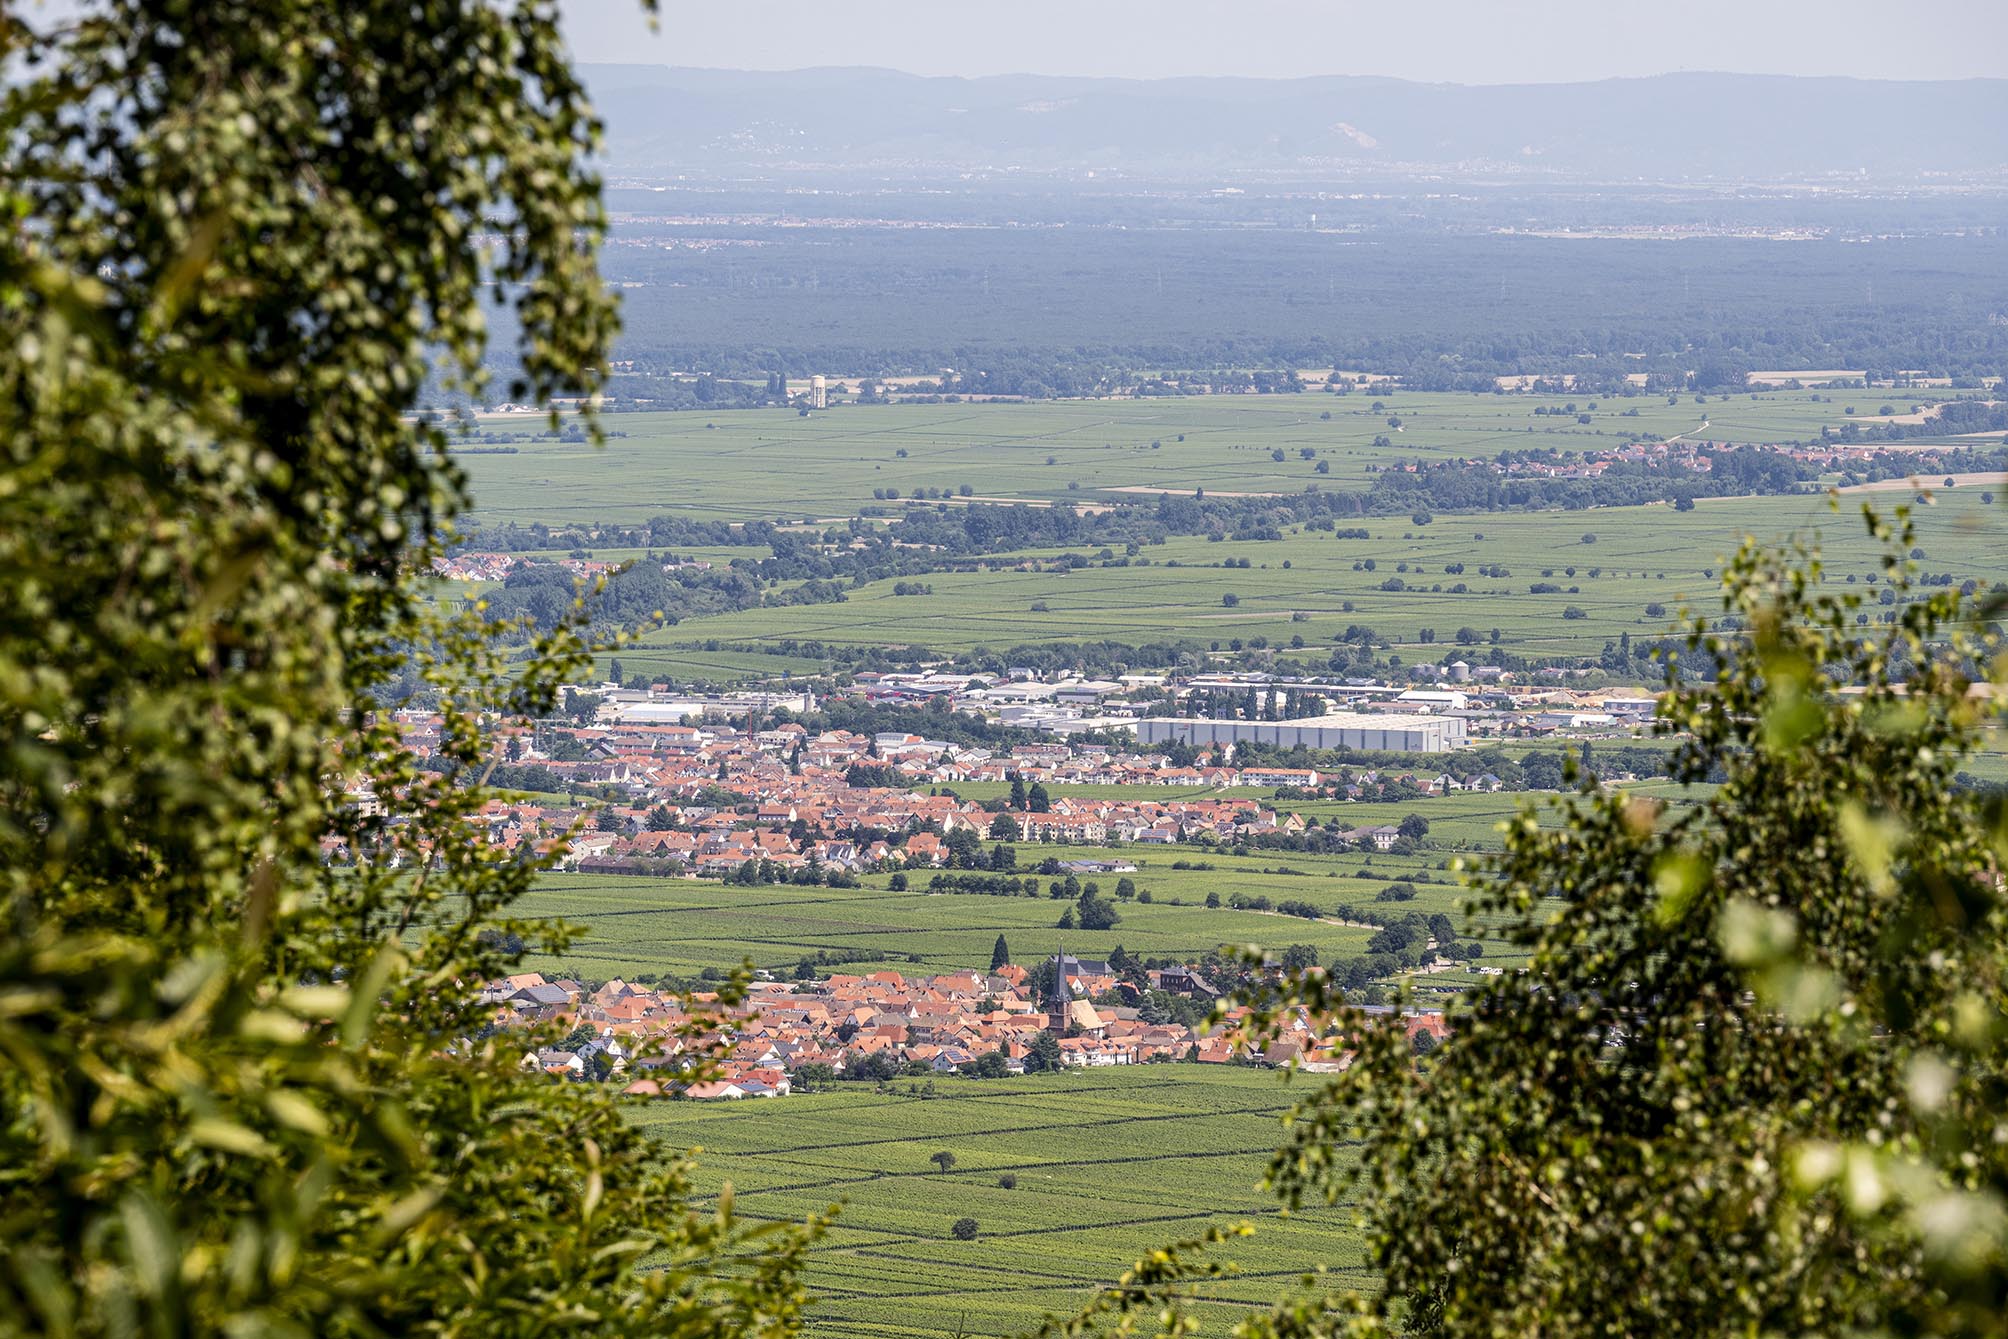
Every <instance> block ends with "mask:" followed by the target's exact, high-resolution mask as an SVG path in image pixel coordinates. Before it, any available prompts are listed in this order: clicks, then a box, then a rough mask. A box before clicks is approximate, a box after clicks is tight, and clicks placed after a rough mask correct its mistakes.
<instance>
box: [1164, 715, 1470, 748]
mask: <svg viewBox="0 0 2008 1339" xmlns="http://www.w3.org/2000/svg"><path fill="white" fill-rule="evenodd" d="M1136 733H1137V739H1138V740H1139V741H1140V742H1142V743H1145V744H1168V743H1171V742H1172V741H1174V740H1176V741H1178V742H1180V743H1185V744H1192V745H1195V746H1197V747H1200V748H1204V747H1206V746H1207V745H1209V744H1274V745H1277V746H1278V747H1281V748H1290V747H1291V746H1292V745H1296V744H1302V745H1303V746H1304V747H1305V748H1310V749H1374V750H1383V751H1386V752H1390V753H1448V752H1449V751H1450V750H1452V749H1456V748H1462V747H1463V746H1464V743H1465V730H1464V719H1463V718H1462V717H1460V716H1395V715H1383V714H1380V713H1377V712H1357V711H1341V712H1334V713H1332V714H1331V715H1329V716H1305V717H1302V718H1300V719H1298V720H1294V721H1216V720H1210V719H1207V718H1205V717H1199V716H1146V717H1144V718H1142V719H1141V720H1139V721H1138V722H1137V723H1136Z"/></svg>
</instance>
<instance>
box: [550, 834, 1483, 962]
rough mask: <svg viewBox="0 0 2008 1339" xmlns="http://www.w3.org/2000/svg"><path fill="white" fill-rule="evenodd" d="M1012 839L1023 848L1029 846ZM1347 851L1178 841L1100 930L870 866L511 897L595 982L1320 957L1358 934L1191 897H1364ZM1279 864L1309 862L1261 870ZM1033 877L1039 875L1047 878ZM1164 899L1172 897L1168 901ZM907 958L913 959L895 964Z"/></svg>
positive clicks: (596, 879)
mask: <svg viewBox="0 0 2008 1339" xmlns="http://www.w3.org/2000/svg"><path fill="white" fill-rule="evenodd" d="M1020 849H1021V853H1023V854H1031V848H1020ZM1053 850H1054V853H1056V854H1060V855H1063V856H1077V857H1080V858H1093V857H1095V856H1097V855H1102V856H1108V855H1115V854H1127V853H1117V852H1106V851H1104V852H1097V851H1096V850H1094V849H1092V848H1086V847H1071V848H1053ZM1040 854H1043V852H1041V853H1040ZM1033 858H1034V859H1037V858H1038V856H1036V855H1034V856H1033ZM1174 858H1177V859H1197V858H1204V859H1206V860H1208V861H1209V862H1211V863H1213V864H1215V865H1217V866H1218V867H1219V868H1218V869H1216V870H1214V871H1211V872H1206V871H1172V870H1171V869H1170V868H1169V866H1170V865H1171V862H1172V860H1173V859H1174ZM1357 859H1358V858H1356V857H1340V858H1331V857H1326V858H1319V857H1311V856H1293V855H1291V854H1289V853H1276V854H1274V855H1272V856H1271V857H1270V858H1269V859H1266V860H1265V859H1256V858H1254V857H1250V858H1247V859H1243V860H1237V859H1235V858H1234V857H1232V856H1219V857H1215V856H1204V857H1202V856H1201V853H1198V852H1195V851H1192V850H1189V849H1181V850H1179V851H1178V852H1177V853H1176V855H1175V856H1174V854H1172V853H1169V852H1163V851H1160V852H1157V853H1156V855H1155V857H1154V858H1151V863H1149V864H1147V865H1144V866H1143V868H1142V870H1141V871H1140V872H1139V873H1137V874H1135V875H1132V876H1131V877H1133V878H1135V879H1137V880H1138V884H1139V886H1140V887H1144V888H1149V889H1151V890H1152V897H1153V901H1152V902H1150V903H1149V904H1142V903H1135V902H1132V903H1126V904H1124V905H1123V907H1122V923H1121V924H1119V925H1117V926H1116V927H1115V928H1114V929H1113V930H1108V931H1103V932H1091V931H1086V930H1069V931H1064V932H1063V931H1060V930H1057V929H1055V928H1054V926H1055V923H1056V922H1057V921H1058V920H1059V919H1060V913H1061V912H1062V911H1063V910H1065V909H1066V907H1067V906H1068V905H1069V904H1067V903H1063V902H1058V901H1054V900H1052V899H1050V898H1047V897H1044V896H1040V897H1036V898H1035V897H984V896H978V895H974V894H929V893H927V892H925V891H924V885H925V882H926V879H927V877H928V876H927V875H926V874H925V873H922V874H920V875H918V876H917V877H915V878H914V882H915V884H916V886H915V887H914V888H912V889H910V890H908V891H906V892H900V893H896V892H892V891H890V890H889V889H887V888H886V887H884V884H885V883H886V881H887V876H885V875H874V876H872V877H871V878H870V879H869V880H868V883H869V884H872V885H876V886H868V887H864V888H797V887H792V886H783V885H775V886H755V887H741V886H738V885H732V884H724V883H718V882H714V881H710V880H695V879H642V878H626V877H618V876H610V875H572V874H553V875H549V876H546V877H545V878H543V879H541V880H539V881H538V884H537V888H536V890H535V891H534V892H532V893H531V894H530V895H529V896H528V897H526V898H525V899H523V901H521V902H520V903H518V904H517V906H518V909H519V910H520V911H521V912H522V913H523V914H525V915H531V916H554V917H562V918H564V919H566V920H570V921H576V922H580V923H582V924H584V925H586V926H588V927H589V928H590V930H591V934H590V935H589V936H588V937H587V938H586V939H585V940H584V942H582V943H580V944H578V945H575V946H574V947H573V948H572V949H571V951H570V952H569V953H567V955H566V956H565V958H564V959H563V961H562V964H548V966H557V965H562V967H563V969H564V970H565V971H567V972H570V973H575V974H577V975H580V976H583V977H589V978H592V979H595V980H601V979H605V978H607V977H612V976H624V975H625V976H632V975H634V974H636V973H640V972H671V973H676V974H679V975H695V974H696V973H697V972H698V971H700V970H702V969H703V968H706V967H729V966H732V965H734V964H736V963H738V962H739V961H740V960H741V959H743V958H748V957H750V958H752V959H753V962H754V964H755V965H756V966H759V967H768V968H777V969H781V968H791V967H793V966H794V964H795V963H796V962H797V961H798V960H800V959H801V958H802V957H803V956H804V955H813V954H815V953H816V952H817V950H819V949H829V950H833V951H834V950H841V949H863V950H877V951H881V952H884V953H887V954H891V955H896V956H897V957H898V958H899V959H900V961H896V962H895V963H893V965H894V966H896V967H899V968H900V969H901V970H905V971H914V972H924V973H931V972H946V971H955V970H961V969H965V968H970V967H979V968H980V967H985V966H987V965H988V964H989V962H990V950H991V946H992V945H993V944H994V943H995V942H996V940H997V936H998V935H1000V934H1001V935H1003V936H1004V937H1005V939H1006V940H1007V941H1008V942H1009V943H1010V945H1011V947H1012V949H1013V951H1014V953H1015V955H1016V956H1017V958H1018V960H1019V961H1021V962H1032V961H1036V960H1037V959H1038V958H1040V957H1043V956H1045V955H1047V954H1049V953H1051V952H1052V951H1053V946H1054V944H1055V943H1056V942H1057V941H1058V940H1059V939H1060V938H1064V939H1065V940H1066V944H1067V950H1068V952H1070V953H1078V954H1081V955H1083V956H1086V957H1095V956H1097V955H1101V954H1106V953H1107V952H1108V951H1109V950H1111V949H1113V948H1114V947H1115V946H1116V945H1117V944H1121V945H1122V946H1123V947H1124V948H1126V949H1128V950H1129V951H1130V952H1131V953H1133V954H1136V955H1138V956H1139V957H1171V958H1181V959H1191V958H1197V957H1199V956H1200V955H1201V954H1204V953H1208V952H1211V951H1212V950H1214V949H1216V948H1218V947H1220V946H1221V945H1222V944H1246V943H1262V944H1279V945H1280V944H1289V943H1306V944H1315V945H1317V946H1318V948H1319V951H1320V953H1321V954H1323V955H1324V956H1325V958H1326V960H1328V961H1330V960H1333V959H1336V958H1349V957H1353V956H1356V955H1358V954H1359V953H1360V952H1361V951H1362V950H1363V946H1364V945H1365V943H1366V940H1367V936H1368V934H1369V933H1370V931H1367V930H1363V929H1360V928H1357V927H1354V926H1347V925H1339V924H1335V923H1331V922H1326V921H1308V920H1303V919H1300V918H1297V917H1292V916H1278V915H1274V914H1267V913H1263V912H1256V911H1235V910H1232V909H1230V908H1226V907H1221V908H1218V909H1211V908H1208V907H1206V906H1205V905H1204V902H1205V898H1206V893H1207V892H1208V891H1216V890H1217V891H1218V892H1219V893H1220V894H1221V896H1222V898H1225V897H1226V896H1227V895H1228V894H1229V893H1230V892H1234V891H1240V892H1244V893H1249V894H1256V893H1261V894H1266V895H1268V896H1269V897H1271V898H1272V899H1274V898H1277V897H1279V896H1280V897H1302V898H1304V899H1305V900H1309V901H1315V902H1316V903H1318V904H1319V905H1321V906H1322V905H1324V904H1326V903H1337V902H1340V901H1352V902H1369V901H1372V900H1373V892H1374V890H1375V889H1376V888H1378V887H1379V886H1380V883H1381V882H1383V881H1384V879H1392V878H1395V877H1398V875H1397V873H1396V867H1395V866H1394V865H1392V864H1390V865H1387V866H1385V870H1386V872H1385V875H1384V876H1381V877H1377V878H1376V879H1375V880H1374V881H1372V882H1367V881H1352V880H1348V879H1345V878H1342V877H1337V876H1336V875H1337V869H1338V866H1339V865H1340V864H1341V863H1343V862H1348V861H1350V862H1354V863H1356V862H1357ZM1374 859H1375V862H1376V868H1382V866H1381V863H1380V862H1382V861H1391V860H1392V859H1393V857H1388V856H1381V857H1375V858H1374ZM1285 866H1287V867H1289V868H1297V869H1303V870H1306V871H1313V870H1314V871H1315V873H1309V874H1307V875H1304V876H1293V875H1289V874H1263V873H1261V872H1260V871H1261V870H1262V869H1263V868H1265V867H1266V868H1268V869H1272V870H1273V869H1276V868H1279V867H1285ZM1328 876H1332V877H1328ZM1115 879H1116V876H1114V875H1111V876H1108V877H1107V878H1104V879H1102V880H1101V883H1102V885H1103V892H1104V894H1107V893H1109V892H1110V891H1111V890H1112V889H1113V887H1114V884H1115ZM1040 882H1041V885H1042V886H1043V885H1044V884H1045V882H1047V881H1046V880H1043V879H1042V880H1041V881H1040ZM1307 885H1315V888H1314V889H1313V888H1311V887H1307ZM1312 891H1315V893H1316V897H1315V898H1313V897H1311V896H1310V893H1311V892H1312ZM1445 891H1446V892H1448V889H1447V888H1446V889H1445ZM1174 897H1176V898H1178V899H1179V900H1180V901H1182V902H1183V903H1184V904H1185V905H1182V906H1179V905H1174V904H1173V903H1172V901H1171V899H1172V898H1174ZM1410 905H1417V906H1419V905H1420V903H1415V904H1410ZM909 958H910V959H911V960H912V961H913V963H914V965H911V966H909V965H908V961H907V960H908V959H909Z"/></svg>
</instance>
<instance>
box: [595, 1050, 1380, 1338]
mask: <svg viewBox="0 0 2008 1339" xmlns="http://www.w3.org/2000/svg"><path fill="white" fill-rule="evenodd" d="M910 1082H911V1084H912V1085H913V1086H916V1087H917V1086H919V1084H920V1083H922V1082H924V1081H921V1080H913V1081H908V1080H900V1081H897V1082H896V1083H895V1084H894V1085H893V1089H894V1091H893V1093H891V1094H880V1093H874V1092H872V1091H871V1090H870V1089H869V1088H865V1089H863V1090H862V1091H858V1092H849V1091H839V1092H834V1093H828V1094H810V1095H803V1096H798V1097H790V1098H786V1099H783V1100H780V1101H771V1102H734V1103H718V1104H711V1105H699V1104H695V1103H656V1104H651V1105H646V1106H638V1107H636V1108H635V1109H634V1110H635V1119H636V1120H637V1121H638V1122H639V1123H640V1124H641V1125H642V1126H643V1127H644V1128H646V1129H647V1130H648V1131H649V1132H650V1133H651V1134H653V1135H655V1136H656V1137H657V1138H659V1139H660V1140H661V1141H662V1142H663V1143H664V1144H665V1145H667V1146H668V1147H671V1148H677V1149H683V1148H689V1147H692V1146H700V1147H701V1148H702V1149H703V1152H702V1154H701V1156H700V1158H699V1167H700V1174H701V1178H702V1184H703V1186H704V1188H705V1189H706V1190H707V1191H715V1190H716V1188H717V1186H718V1185H719V1183H721V1182H724V1181H729V1182H731V1184H732V1187H733V1192H734V1202H735V1205H736V1206H737V1208H738V1210H739V1212H741V1213H743V1214H746V1215H749V1216H752V1217H754V1218H760V1219H778V1220H796V1221H799V1220H800V1219H802V1218H803V1217H805V1216H807V1215H808V1214H811V1213H815V1212H818V1211H820V1210H822V1209H824V1208H826V1207H827V1206H829V1205H830V1204H832V1203H838V1202H841V1203H842V1205H843V1210H842V1213H841V1214H840V1216H839V1217H838V1219H837V1223H836V1226H835V1227H834V1228H833V1229H832V1230H831V1231H830V1233H829V1235H828V1236H827V1237H826V1238H825V1239H824V1240H823V1241H822V1243H821V1244H820V1245H818V1246H817V1248H816V1249H815V1251H814V1255H813V1263H812V1265H811V1268H810V1271H809V1284H810V1287H811V1289H812V1291H813V1292H815V1293H816V1294H817V1296H818V1298H819V1300H818V1301H817V1302H816V1304H815V1305H814V1306H813V1307H812V1309H811V1312H810V1325H809V1330H810V1333H812V1334H820V1335H832V1336H836V1335H846V1336H859V1339H871V1337H876V1336H886V1337H887V1339H895V1337H897V1339H922V1337H923V1336H925V1337H927V1339H937V1337H938V1339H948V1336H951V1335H955V1334H958V1333H961V1334H968V1335H1007V1334H1014V1333H1017V1332H1020V1331H1023V1330H1026V1329H1029V1328H1030V1327H1031V1326H1033V1325H1034V1324H1036V1323H1037V1322H1038V1320H1039V1318H1040V1316H1042V1315H1044V1314H1046V1313H1049V1312H1066V1311H1068V1310H1071V1309H1073V1308H1076V1307H1078V1306H1080V1305H1081V1304H1082V1303H1084V1302H1085V1301H1087V1300H1088V1299H1089V1298H1090V1297H1091V1296H1092V1295H1093V1291H1094V1289H1095V1288H1096V1287H1097V1286H1098V1285H1102V1284H1106V1283H1109V1282H1111V1281H1113V1280H1114V1279H1115V1277H1116V1276H1117V1275H1118V1274H1120V1273H1121V1272H1122V1270H1123V1269H1125V1268H1126V1267H1127V1266H1128V1265H1129V1264H1130V1262H1131V1261H1133V1260H1135V1259H1136V1258H1137V1257H1138V1256H1139V1255H1141V1254H1142V1253H1144V1252H1145V1251H1146V1250H1148V1249H1149V1248H1151V1247H1153V1246H1156V1245H1159V1244H1162V1243H1166V1242H1170V1241H1176V1240H1180V1239H1185V1238H1190V1237H1196V1236H1198V1235H1199V1234H1201V1233H1202V1232H1204V1231H1205V1230H1206V1228H1207V1227H1208V1226H1210V1225H1215V1224H1227V1223H1232V1222H1236V1221H1244V1220H1245V1221H1249V1222H1251V1223H1253V1224H1254V1225H1255V1228H1256V1231H1255V1235H1254V1236H1253V1237H1250V1238H1247V1239H1245V1240H1243V1241H1240V1242H1236V1243H1233V1244H1231V1245H1229V1246H1226V1247H1222V1248H1220V1254H1221V1258H1223V1259H1227V1260H1232V1261H1234V1262H1235V1263H1236V1264H1237V1265H1238V1266H1239V1269H1240V1273H1239V1275H1238V1276H1237V1277H1234V1278H1230V1279H1226V1280H1223V1281H1221V1282H1220V1283H1218V1284H1215V1285H1210V1286H1209V1287H1208V1288H1207V1295H1208V1296H1209V1297H1211V1298H1213V1299H1216V1300H1214V1301H1213V1303H1212V1304H1211V1305H1209V1306H1206V1307H1205V1308H1204V1309H1203V1310H1204V1312H1205V1313H1206V1315H1207V1319H1208V1325H1207V1331H1206V1332H1208V1333H1219V1332H1222V1331H1224V1330H1225V1328H1226V1326H1227V1324H1229V1323H1231V1321H1232V1319H1233V1317H1234V1316H1235V1315H1236V1314H1238V1313H1241V1312H1242V1311H1244V1310H1245V1309H1246V1308H1247V1307H1248V1306H1250V1305H1259V1304H1262V1303H1264V1302H1266V1301H1267V1300H1269V1299H1272V1298H1274V1297H1275V1296H1277V1295H1278V1294H1280V1293H1282V1292H1284V1291H1285V1290H1287V1288H1288V1287H1289V1285H1290V1283H1291V1282H1292V1281H1293V1280H1294V1279H1295V1278H1297V1277H1298V1276H1300V1275H1302V1274H1304V1273H1306V1272H1308V1271H1310V1270H1312V1269H1315V1268H1317V1267H1318V1266H1320V1265H1324V1266H1328V1267H1330V1268H1333V1269H1335V1270H1338V1271H1341V1277H1347V1276H1351V1277H1354V1278H1357V1275H1355V1274H1354V1272H1353V1271H1354V1270H1355V1269H1356V1267H1357V1264H1358V1262H1359V1260H1360V1257H1361V1251H1360V1247H1359V1244H1358V1238H1357V1236H1356V1235H1355V1233H1354V1231H1353V1229H1352V1228H1351V1226H1350V1219H1349V1216H1348V1214H1347V1211H1346V1210H1345V1209H1344V1208H1338V1209H1322V1208H1321V1209H1313V1210H1307V1211H1302V1212H1299V1213H1295V1214H1292V1215H1290V1216H1288V1217H1283V1216H1281V1215H1280V1214H1279V1213H1278V1211H1277V1210H1278V1205H1277V1203H1276V1201H1274V1200H1272V1199H1270V1198H1269V1197H1267V1196H1266V1195H1264V1194H1262V1193H1261V1192H1259V1191H1258V1190H1257V1189H1256V1188H1255V1186H1256V1182H1257V1180H1258V1179H1259V1178H1260V1176H1261V1174H1262V1169H1263V1167H1264V1165H1265V1161H1266V1155H1267V1153H1268V1152H1269V1150H1271V1149H1272V1148H1274V1147H1275V1146H1276V1144H1277V1143H1278V1142H1280V1140H1281V1137H1282V1128H1281V1125H1280V1123H1279V1117H1280V1115H1281V1113H1282V1111H1283V1109H1284V1108H1285V1107H1286V1106H1287V1105H1288V1103H1289V1102H1290V1100H1291V1098H1292V1095H1293V1093H1294V1092H1295V1088H1292V1087H1289V1086H1286V1085H1285V1084H1284V1083H1283V1082H1282V1081H1281V1079H1280V1077H1279V1076H1278V1075H1277V1074H1275V1073H1273V1072H1268V1071H1262V1070H1250V1069H1243V1068H1236V1067H1228V1066H1214V1065H1144V1066H1138V1067H1136V1068H1134V1069H1115V1070H1102V1071H1097V1072H1094V1073H1064V1074H1053V1075H1040V1076H1036V1077H1027V1078H1022V1079H1001V1080H994V1081H989V1082H984V1081H979V1080H973V1079H936V1080H934V1081H933V1087H934V1090H935V1094H936V1095H935V1096H934V1097H933V1098H931V1099H923V1098H921V1097H919V1096H909V1095H907V1090H908V1087H909V1083H910ZM1304 1082H1305V1081H1303V1080H1300V1081H1299V1083H1298V1085H1297V1087H1299V1088H1300V1087H1302V1086H1303V1083H1304ZM944 1149H945V1150H947V1151H949V1152H951V1153H953V1154H954V1155H955V1159H956V1163H955V1166H954V1168H953V1170H952V1171H950V1172H948V1173H946V1174H943V1173H940V1172H938V1171H936V1170H935V1169H934V1167H933V1166H932V1165H931V1164H930V1163H929V1161H928V1159H929V1157H930V1155H932V1154H933V1153H935V1152H936V1151H938V1150H944ZM1007 1173H1008V1174H1010V1175H1013V1176H1015V1177H1017V1187H1016V1188H1015V1189H1012V1190H1005V1189H1003V1188H1001V1187H1000V1186H999V1185H998V1178H999V1177H1000V1176H1002V1175H1005V1174H1007ZM964 1216H967V1217H971V1218H974V1219H976V1221H977V1224H978V1227H979V1232H978V1236H977V1237H976V1239H975V1240H973V1241H957V1240H955V1239H954V1238H953V1237H952V1236H951V1235H950V1232H949V1227H950V1224H952V1223H953V1222H954V1221H955V1220H956V1219H958V1218H962V1217H964Z"/></svg>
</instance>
